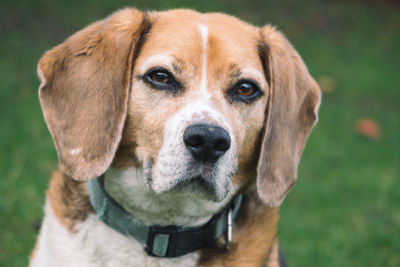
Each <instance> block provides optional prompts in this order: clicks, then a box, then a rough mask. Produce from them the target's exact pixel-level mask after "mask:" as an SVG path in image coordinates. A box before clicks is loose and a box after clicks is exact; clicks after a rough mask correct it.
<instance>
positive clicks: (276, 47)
mask: <svg viewBox="0 0 400 267" xmlns="http://www.w3.org/2000/svg"><path fill="white" fill-rule="evenodd" d="M262 36H263V42H264V44H265V46H264V47H265V49H264V50H265V51H263V52H264V58H265V65H266V66H265V71H266V72H267V73H266V76H267V78H270V81H271V82H270V84H271V88H270V98H269V103H268V107H267V110H266V114H267V115H266V116H267V117H266V125H265V132H264V137H263V141H262V147H261V152H260V157H259V162H258V167H257V190H258V193H259V195H260V198H261V199H262V200H263V201H264V202H265V203H266V204H267V205H269V206H279V205H280V204H281V203H282V201H283V199H284V198H285V196H286V194H287V193H288V192H289V190H290V189H291V188H292V187H293V185H294V184H295V183H296V180H297V167H298V164H299V160H300V156H301V153H302V151H303V148H304V145H305V142H306V139H307V137H308V135H309V133H310V131H311V129H312V127H313V126H314V124H315V123H316V121H317V118H318V114H317V113H318V108H319V104H320V98H321V92H320V89H319V87H318V85H317V83H316V82H315V81H314V79H313V78H312V77H311V76H310V74H309V73H308V70H307V67H306V66H305V65H304V62H303V60H302V59H301V58H300V56H299V54H298V53H297V52H296V50H295V49H294V48H293V47H292V45H291V44H290V43H289V41H288V40H287V39H286V38H285V37H284V36H283V35H282V34H281V33H280V32H278V31H276V30H275V29H274V28H273V27H271V26H265V27H264V28H263V29H262Z"/></svg>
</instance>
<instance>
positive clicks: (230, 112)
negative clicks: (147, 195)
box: [39, 10, 320, 206]
mask: <svg viewBox="0 0 400 267" xmlns="http://www.w3.org/2000/svg"><path fill="white" fill-rule="evenodd" d="M39 76H40V77H41V79H42V85H41V88H40V97H41V103H42V107H43V110H44V115H45V118H46V121H47V123H48V125H49V129H50V131H51V133H52V136H53V138H54V140H55V143H56V147H57V150H58V154H59V158H60V167H61V168H62V169H63V171H65V172H66V173H67V174H69V175H71V176H72V177H74V178H76V179H83V178H92V177H95V176H98V175H100V174H102V173H104V171H105V170H106V169H107V168H108V167H109V166H110V164H111V161H113V166H115V167H117V168H126V167H130V166H135V167H141V168H143V173H144V179H145V181H146V183H147V186H148V187H149V188H150V189H151V190H153V191H154V192H155V193H159V194H162V193H166V192H171V191H189V192H193V193H194V194H198V195H201V196H203V197H204V196H205V197H206V198H208V199H211V200H213V201H216V202H219V201H222V200H223V199H224V198H225V197H226V196H227V194H228V193H229V191H230V190H233V188H236V187H237V186H240V185H242V184H245V183H246V182H249V179H251V178H252V177H255V176H257V183H258V191H259V193H260V196H261V198H263V199H264V200H265V202H266V203H267V204H269V205H272V206H276V205H279V204H280V203H281V201H282V200H283V197H284V196H285V195H286V193H287V191H288V190H289V189H290V188H291V186H292V185H293V184H294V182H295V180H296V171H297V164H298V161H299V157H300V155H301V151H302V149H303V146H304V143H305V140H306V138H307V136H308V133H309V131H310V129H311V127H312V125H313V124H314V123H315V121H316V113H317V109H318V106H319V97H320V95H319V89H318V86H317V85H316V84H315V82H314V81H313V79H312V78H311V77H310V76H309V74H308V72H307V69H306V68H305V66H304V64H303V62H302V61H301V59H300V57H299V56H298V54H297V53H296V52H295V50H294V49H293V48H292V47H291V46H290V44H289V43H288V42H287V40H286V39H285V38H284V37H283V36H282V35H281V34H280V33H278V32H277V31H275V30H274V29H273V28H271V27H269V26H266V27H264V28H263V29H259V28H256V27H253V26H251V25H248V24H246V23H244V22H241V21H239V20H237V19H235V18H233V17H230V16H227V15H222V14H199V13H196V12H193V11H188V10H176V11H168V12H158V13H150V14H146V15H143V14H142V13H140V12H138V11H135V10H124V11H120V12H118V13H115V14H114V15H113V16H111V17H109V18H108V19H106V20H104V21H100V22H98V23H95V24H93V25H91V26H89V27H88V28H86V29H84V30H83V31H81V32H79V33H77V34H76V35H74V36H72V37H71V38H69V39H68V40H67V41H66V42H65V43H64V44H62V45H60V46H58V47H56V48H54V49H53V50H51V51H49V52H48V53H46V55H45V56H44V57H43V58H42V60H41V62H40V63H39Z"/></svg>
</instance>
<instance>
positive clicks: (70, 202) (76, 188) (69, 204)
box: [47, 172, 94, 231]
mask: <svg viewBox="0 0 400 267" xmlns="http://www.w3.org/2000/svg"><path fill="white" fill-rule="evenodd" d="M47 199H48V200H49V203H50V206H51V208H52V209H53V211H54V215H55V216H56V217H57V219H58V220H59V221H60V223H61V224H63V225H64V226H65V227H66V228H67V229H68V230H70V231H74V226H75V225H76V224H77V223H78V222H81V221H83V220H85V219H86V217H87V216H88V215H89V214H90V213H93V212H94V211H93V208H92V206H91V205H90V201H89V195H88V191H87V185H86V182H81V181H76V180H75V179H72V178H71V177H68V176H67V175H65V174H63V173H61V172H55V173H54V174H53V176H52V178H51V182H50V186H49V190H48V192H47Z"/></svg>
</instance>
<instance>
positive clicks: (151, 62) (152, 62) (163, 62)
mask: <svg viewBox="0 0 400 267" xmlns="http://www.w3.org/2000/svg"><path fill="white" fill-rule="evenodd" d="M173 61H174V58H173V57H171V56H170V55H166V54H159V55H154V56H151V57H149V58H148V59H147V60H146V61H145V62H144V63H143V65H142V67H141V68H140V72H141V73H144V72H146V71H147V70H148V69H150V68H152V67H157V66H163V67H166V68H169V69H171V68H172V63H173Z"/></svg>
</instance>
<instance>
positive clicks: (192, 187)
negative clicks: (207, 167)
mask: <svg viewBox="0 0 400 267" xmlns="http://www.w3.org/2000/svg"><path fill="white" fill-rule="evenodd" d="M168 192H170V193H191V194H196V195H197V196H198V197H200V198H203V199H207V200H210V201H213V202H221V201H222V200H224V199H225V197H226V196H227V194H228V192H227V191H226V190H225V191H224V192H219V191H218V190H217V188H216V186H215V185H214V184H213V183H210V182H209V181H208V180H207V179H206V178H204V177H202V176H201V175H199V176H195V177H191V178H183V179H180V180H179V181H178V182H177V183H176V185H175V186H173V187H172V188H171V189H170V190H168Z"/></svg>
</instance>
